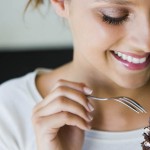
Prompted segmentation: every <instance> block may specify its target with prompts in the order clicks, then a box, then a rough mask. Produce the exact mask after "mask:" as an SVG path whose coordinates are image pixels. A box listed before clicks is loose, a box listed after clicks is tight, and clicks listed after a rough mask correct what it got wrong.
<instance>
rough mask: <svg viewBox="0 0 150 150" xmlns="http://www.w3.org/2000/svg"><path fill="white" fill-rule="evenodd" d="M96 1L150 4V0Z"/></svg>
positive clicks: (99, 0)
mask: <svg viewBox="0 0 150 150" xmlns="http://www.w3.org/2000/svg"><path fill="white" fill-rule="evenodd" d="M94 1H95V2H106V3H113V4H123V5H128V4H142V3H143V4H148V3H149V4H150V0H94Z"/></svg>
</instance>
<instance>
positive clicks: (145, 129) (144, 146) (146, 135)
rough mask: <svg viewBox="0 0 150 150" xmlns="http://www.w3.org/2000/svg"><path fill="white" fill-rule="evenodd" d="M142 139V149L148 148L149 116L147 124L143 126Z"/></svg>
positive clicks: (149, 142) (149, 145)
mask: <svg viewBox="0 0 150 150" xmlns="http://www.w3.org/2000/svg"><path fill="white" fill-rule="evenodd" d="M143 136H144V141H143V142H142V143H141V145H142V148H143V150H150V118H149V126H148V127H145V128H144V133H143Z"/></svg>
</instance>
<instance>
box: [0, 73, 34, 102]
mask: <svg viewBox="0 0 150 150" xmlns="http://www.w3.org/2000/svg"><path fill="white" fill-rule="evenodd" d="M34 78H35V72H31V73H28V74H26V75H24V76H22V77H19V78H15V79H10V80H8V81H6V82H4V83H2V84H1V85H0V101H1V100H2V99H3V98H4V99H6V98H9V99H12V98H14V97H17V96H19V95H20V94H23V93H25V92H27V90H28V88H29V86H28V84H29V83H31V82H34V81H33V80H34ZM29 81H30V82H29Z"/></svg>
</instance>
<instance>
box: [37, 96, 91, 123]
mask: <svg viewBox="0 0 150 150" xmlns="http://www.w3.org/2000/svg"><path fill="white" fill-rule="evenodd" d="M64 111H65V112H70V113H72V114H75V115H77V116H79V117H82V118H83V119H85V121H91V120H92V119H93V117H92V116H91V115H90V114H89V112H88V111H87V110H86V109H85V108H84V107H83V106H82V105H80V104H79V103H76V102H74V101H71V100H70V99H68V98H66V97H63V96H62V97H59V98H58V100H54V101H52V102H51V103H49V104H48V105H46V106H45V107H42V108H41V109H39V110H38V111H37V112H35V113H36V115H37V116H40V117H45V116H49V115H52V114H56V113H59V112H64Z"/></svg>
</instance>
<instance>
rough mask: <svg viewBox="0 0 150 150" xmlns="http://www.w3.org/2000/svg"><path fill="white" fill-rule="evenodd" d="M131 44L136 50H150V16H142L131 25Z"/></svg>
mask: <svg viewBox="0 0 150 150" xmlns="http://www.w3.org/2000/svg"><path fill="white" fill-rule="evenodd" d="M131 28H132V29H131V32H130V34H129V37H128V38H129V43H130V46H131V47H133V48H134V49H136V50H141V51H144V52H150V17H146V16H145V15H143V16H141V17H140V18H139V20H137V21H135V23H134V25H132V27H131Z"/></svg>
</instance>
